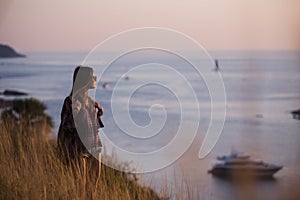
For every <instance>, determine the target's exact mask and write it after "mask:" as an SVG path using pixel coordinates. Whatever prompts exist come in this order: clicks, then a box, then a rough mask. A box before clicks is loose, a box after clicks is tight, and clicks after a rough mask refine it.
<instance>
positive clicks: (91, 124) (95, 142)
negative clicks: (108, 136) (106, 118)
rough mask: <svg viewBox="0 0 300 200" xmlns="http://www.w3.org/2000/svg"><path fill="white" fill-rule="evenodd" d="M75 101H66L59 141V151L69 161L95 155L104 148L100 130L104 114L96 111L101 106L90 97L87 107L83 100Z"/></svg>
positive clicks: (62, 112) (69, 98)
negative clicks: (82, 156)
mask: <svg viewBox="0 0 300 200" xmlns="http://www.w3.org/2000/svg"><path fill="white" fill-rule="evenodd" d="M73 101H74V102H72V98H71V97H70V96H68V97H67V98H66V99H65V100H64V105H63V108H62V111H61V123H60V126H59V132H58V139H57V141H58V148H59V151H60V153H61V154H63V157H65V158H67V159H74V158H78V157H79V156H81V155H90V154H95V153H96V152H100V151H101V147H102V144H101V141H100V137H99V134H98V129H99V128H102V127H104V125H103V123H102V121H101V118H100V116H101V114H102V113H99V112H100V111H98V112H97V110H96V107H97V108H99V107H100V106H99V104H98V103H97V102H95V101H93V100H92V99H91V98H90V97H88V103H87V105H86V103H84V102H83V101H82V99H81V98H76V99H73ZM73 114H74V115H75V116H73Z"/></svg>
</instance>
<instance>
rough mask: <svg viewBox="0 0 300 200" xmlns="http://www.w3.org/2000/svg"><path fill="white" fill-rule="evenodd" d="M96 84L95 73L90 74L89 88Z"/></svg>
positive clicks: (94, 86)
mask: <svg viewBox="0 0 300 200" xmlns="http://www.w3.org/2000/svg"><path fill="white" fill-rule="evenodd" d="M96 84H97V77H96V76H95V75H92V78H91V80H90V85H89V89H94V88H96Z"/></svg>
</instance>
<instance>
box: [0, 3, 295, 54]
mask: <svg viewBox="0 0 300 200" xmlns="http://www.w3.org/2000/svg"><path fill="white" fill-rule="evenodd" d="M141 27H162V28H164V27H165V28H169V29H174V30H177V31H179V32H182V33H184V34H186V35H188V36H190V37H192V38H194V39H195V40H196V41H198V42H199V43H200V44H202V45H203V46H204V47H205V48H207V49H209V50H299V49H300V0H194V1H192V0H185V1H183V0H180V1H179V0H172V1H171V0H121V1H120V0H119V1H116V0H106V1H104V0H87V1H83V0H51V1H48V0H0V43H2V44H9V45H11V46H13V47H14V48H15V49H17V50H18V51H78V50H90V49H92V48H93V47H94V46H95V45H97V44H98V43H99V42H101V41H103V40H105V39H106V38H108V37H110V36H112V35H114V34H117V33H119V32H121V31H125V30H128V29H133V28H141Z"/></svg>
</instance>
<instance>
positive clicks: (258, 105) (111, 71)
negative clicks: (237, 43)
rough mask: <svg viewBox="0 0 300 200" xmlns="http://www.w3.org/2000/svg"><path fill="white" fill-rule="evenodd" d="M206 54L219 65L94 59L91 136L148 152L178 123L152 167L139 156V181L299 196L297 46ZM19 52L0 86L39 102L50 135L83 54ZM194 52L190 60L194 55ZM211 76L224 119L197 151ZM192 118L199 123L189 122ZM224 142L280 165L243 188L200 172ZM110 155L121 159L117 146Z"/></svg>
mask: <svg viewBox="0 0 300 200" xmlns="http://www.w3.org/2000/svg"><path fill="white" fill-rule="evenodd" d="M209 53H210V55H211V57H212V58H214V59H218V64H219V71H216V70H215V68H214V65H213V64H210V65H207V66H205V67H207V68H206V69H205V72H204V73H203V74H202V75H199V74H198V73H197V71H196V70H195V69H194V68H193V67H191V65H190V64H189V63H187V62H186V61H183V60H182V59H181V58H178V57H176V56H175V57H174V56H172V55H169V54H167V53H165V52H157V51H153V50H146V51H142V52H135V53H132V54H131V55H127V57H123V58H121V59H119V60H117V61H115V62H113V63H111V64H110V66H109V68H107V69H106V70H105V71H104V73H103V74H102V76H101V74H100V73H99V72H101V71H102V70H103V69H104V67H105V66H104V64H101V63H95V65H94V70H95V75H97V78H98V85H97V88H96V89H95V90H93V91H91V92H90V95H91V96H93V98H95V99H96V100H97V101H98V102H100V103H101V104H102V105H103V107H104V110H105V112H104V113H105V114H104V116H103V122H104V124H105V128H104V129H102V130H101V134H102V135H100V137H101V139H102V138H103V140H104V146H105V144H106V143H108V142H106V141H108V140H109V141H111V142H112V143H113V144H114V145H115V147H113V146H112V148H111V149H110V150H114V149H115V148H116V147H119V148H121V149H123V150H124V152H130V153H133V154H134V153H145V154H147V153H148V152H156V151H158V150H162V149H164V147H166V146H168V145H169V144H171V143H172V142H173V141H175V140H174V138H176V137H180V133H178V130H179V129H180V128H182V127H183V129H182V130H183V132H184V134H186V135H185V136H186V138H187V139H186V141H185V138H183V139H182V140H180V142H178V141H177V142H175V143H174V145H175V146H171V147H172V148H171V147H170V146H168V147H169V149H170V148H171V149H170V151H169V152H167V153H166V154H162V155H160V157H159V158H157V159H156V158H155V157H153V160H152V163H151V165H150V164H149V163H148V161H145V162H144V163H143V164H144V165H145V164H147V166H144V167H145V168H151V167H156V168H157V169H159V170H156V171H154V172H149V173H146V174H145V176H146V179H147V180H150V179H153V180H155V183H157V184H156V185H155V187H157V188H161V187H162V185H163V180H162V177H164V178H165V180H167V181H170V182H174V178H177V179H178V180H183V179H186V180H187V182H188V184H189V185H190V186H191V188H192V189H193V190H195V191H198V194H199V195H198V196H197V195H195V197H194V199H199V198H200V199H299V198H300V192H299V190H298V188H299V186H300V170H299V169H300V147H299V144H300V132H299V130H300V129H299V128H300V121H297V120H295V119H293V118H292V115H291V114H290V112H291V111H292V110H294V109H299V108H300V81H299V80H300V57H299V55H300V52H296V51H212V52H209ZM25 54H26V55H27V57H26V58H13V59H1V60H0V91H4V90H6V89H10V90H18V91H22V92H26V93H28V94H29V97H34V98H37V99H39V100H41V101H42V102H44V103H45V105H46V106H47V111H46V112H47V113H48V114H49V115H50V116H51V117H52V118H53V121H54V124H55V126H54V130H53V131H54V133H55V134H56V133H57V130H58V126H59V123H60V111H61V108H62V104H63V100H64V98H65V97H66V96H67V95H68V94H69V93H70V90H71V84H72V75H73V70H74V68H75V67H76V66H77V65H79V64H81V63H82V62H83V60H84V59H85V57H86V56H87V52H27V53H25ZM194 56H197V55H194ZM154 58H155V59H154ZM201 59H202V58H199V60H198V63H202V62H203V60H201ZM196 60H197V59H196ZM139 66H142V67H141V68H139ZM216 74H217V75H218V77H220V78H221V79H220V80H222V81H223V84H224V88H225V91H224V92H225V94H226V102H217V103H216V104H214V106H216V107H218V106H220V105H221V104H224V105H225V107H226V117H225V122H224V127H223V129H222V132H221V135H220V137H219V138H217V139H216V145H214V146H213V148H212V150H211V151H210V152H209V154H208V155H207V156H206V157H205V158H203V159H199V156H198V153H199V149H200V146H201V144H202V143H203V140H204V137H205V133H206V132H207V131H208V129H209V124H210V122H211V118H212V114H211V106H212V101H211V99H210V98H211V92H214V91H208V88H209V87H210V86H209V85H208V84H207V82H206V81H205V77H206V76H209V75H213V76H214V75H216ZM219 75H220V76H219ZM145 80H146V81H145ZM104 84H105V85H104ZM189 89H191V90H192V92H189ZM216 93H217V94H216V95H217V96H218V95H220V92H219V91H217V92H216ZM0 98H3V99H13V98H15V97H7V96H1V97H0ZM22 98H25V97H22ZM195 99H196V102H195V101H194V100H195ZM183 108H184V109H183ZM198 108H199V109H198ZM197 110H198V111H199V113H198V112H196V111H197ZM218 117H219V118H218ZM182 120H184V123H183V124H182V126H181V122H182ZM216 120H222V116H219V115H217V118H216ZM195 125H199V127H197V129H196V130H194V129H195V127H194V126H195ZM181 145H186V146H184V147H181ZM107 146H109V145H107ZM232 149H236V150H238V151H242V152H246V153H248V154H250V155H251V156H253V157H254V158H260V159H262V160H264V161H267V162H270V163H275V164H278V165H283V166H284V168H283V169H282V170H281V171H279V172H278V173H276V174H275V176H274V179H272V180H257V181H256V182H255V184H252V185H251V186H244V185H240V184H236V183H234V182H232V181H230V180H227V179H220V178H216V177H212V176H211V174H208V173H207V170H208V169H210V168H211V166H212V163H213V162H214V160H215V158H216V156H217V155H222V154H227V153H230V151H231V150H232ZM173 151H174V154H173ZM177 151H180V152H179V154H178V155H177V153H178V152H177ZM175 154H176V155H175ZM117 156H119V158H120V159H121V160H124V161H126V158H127V157H124V156H123V154H121V155H117ZM170 157H172V159H171V158H170ZM175 158H176V159H175ZM165 160H168V162H164V161H165ZM127 161H128V160H127ZM129 161H130V160H129ZM148 164H149V166H148Z"/></svg>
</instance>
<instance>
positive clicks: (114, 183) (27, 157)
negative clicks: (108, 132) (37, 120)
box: [0, 121, 160, 199]
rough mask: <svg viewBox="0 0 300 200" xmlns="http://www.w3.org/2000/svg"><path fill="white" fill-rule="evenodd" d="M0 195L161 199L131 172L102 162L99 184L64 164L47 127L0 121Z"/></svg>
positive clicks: (35, 197)
mask: <svg viewBox="0 0 300 200" xmlns="http://www.w3.org/2000/svg"><path fill="white" fill-rule="evenodd" d="M0 131H1V134H0V163H1V165H0V172H1V173H0V199H160V198H159V197H158V195H157V194H156V193H155V192H154V191H153V190H151V189H150V188H149V187H147V186H141V184H138V181H137V180H135V179H134V177H133V176H132V175H128V174H125V173H122V172H119V171H116V170H113V169H111V168H109V167H106V166H102V172H101V180H100V183H99V187H98V188H97V189H96V190H95V188H94V185H93V184H90V185H88V186H87V187H86V188H85V187H84V185H83V181H82V176H81V173H80V171H76V170H73V169H72V167H70V166H66V165H64V164H63V163H62V162H61V161H60V160H59V158H58V157H57V153H56V141H55V140H49V139H47V137H45V135H47V134H45V133H46V132H47V127H46V126H43V125H39V126H38V127H34V126H31V125H20V124H18V123H12V122H10V123H8V122H4V121H2V122H0Z"/></svg>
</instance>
